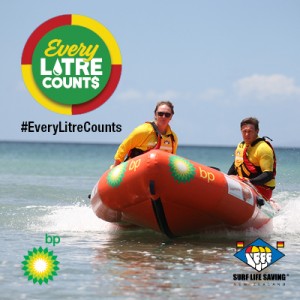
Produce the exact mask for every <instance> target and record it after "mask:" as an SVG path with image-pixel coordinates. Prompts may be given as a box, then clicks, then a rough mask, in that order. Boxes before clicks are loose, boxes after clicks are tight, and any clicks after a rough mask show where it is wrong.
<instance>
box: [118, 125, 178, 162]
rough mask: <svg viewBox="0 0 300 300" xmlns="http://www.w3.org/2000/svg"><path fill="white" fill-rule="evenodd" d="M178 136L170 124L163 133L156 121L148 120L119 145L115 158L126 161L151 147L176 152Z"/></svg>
mask: <svg viewBox="0 0 300 300" xmlns="http://www.w3.org/2000/svg"><path fill="white" fill-rule="evenodd" d="M177 145H178V138H177V136H176V134H175V133H174V132H173V131H172V130H171V127H170V126H169V125H168V127H167V131H166V133H165V134H161V133H160V132H159V131H158V129H157V126H156V125H155V123H154V122H146V123H144V124H142V125H140V126H138V127H136V128H135V129H134V130H133V131H132V132H131V133H130V134H129V136H128V137H127V138H126V139H125V140H124V141H123V142H122V144H121V145H120V146H119V148H118V150H117V152H116V154H115V157H114V158H115V160H118V161H121V162H122V161H124V160H125V159H126V157H130V158H131V157H135V156H137V155H140V154H142V153H144V152H147V151H149V150H151V149H160V150H163V151H166V152H169V153H172V154H176V151H177Z"/></svg>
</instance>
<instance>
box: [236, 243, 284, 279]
mask: <svg viewBox="0 0 300 300" xmlns="http://www.w3.org/2000/svg"><path fill="white" fill-rule="evenodd" d="M236 246H237V249H239V250H238V251H237V252H236V253H235V254H234V256H235V257H236V258H238V259H239V260H241V261H242V262H244V263H245V264H246V265H248V266H249V267H251V268H252V269H254V270H256V271H257V272H258V273H255V274H253V273H251V274H233V280H235V281H246V280H250V281H265V282H266V281H281V282H282V281H285V280H286V278H287V277H288V276H289V275H288V274H278V273H276V274H271V273H265V274H259V273H260V272H261V271H263V270H265V269H266V268H268V267H269V266H271V265H272V264H274V263H275V262H277V261H278V260H279V259H281V258H282V257H284V256H285V255H284V254H283V253H282V252H281V251H279V250H278V249H279V248H284V242H283V241H280V242H277V249H276V248H274V247H272V246H271V245H270V244H268V243H266V242H265V241H263V240H262V239H257V240H255V241H254V242H252V243H251V244H249V245H247V246H246V247H244V242H241V241H240V242H237V245H236Z"/></svg>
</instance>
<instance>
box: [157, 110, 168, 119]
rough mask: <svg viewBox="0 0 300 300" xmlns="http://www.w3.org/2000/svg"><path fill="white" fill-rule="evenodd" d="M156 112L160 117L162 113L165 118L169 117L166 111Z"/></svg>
mask: <svg viewBox="0 0 300 300" xmlns="http://www.w3.org/2000/svg"><path fill="white" fill-rule="evenodd" d="M157 114H158V115H159V116H160V117H162V116H163V115H164V116H165V117H166V118H170V117H171V115H172V114H171V113H168V112H163V111H158V112H157Z"/></svg>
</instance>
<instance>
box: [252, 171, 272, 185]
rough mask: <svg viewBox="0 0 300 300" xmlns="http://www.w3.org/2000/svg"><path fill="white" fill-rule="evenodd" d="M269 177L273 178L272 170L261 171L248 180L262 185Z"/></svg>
mask: <svg viewBox="0 0 300 300" xmlns="http://www.w3.org/2000/svg"><path fill="white" fill-rule="evenodd" d="M271 179H273V172H263V173H261V174H260V175H258V176H256V177H254V178H252V179H250V182H251V183H252V184H254V185H264V184H265V183H266V182H268V181H270V180H271Z"/></svg>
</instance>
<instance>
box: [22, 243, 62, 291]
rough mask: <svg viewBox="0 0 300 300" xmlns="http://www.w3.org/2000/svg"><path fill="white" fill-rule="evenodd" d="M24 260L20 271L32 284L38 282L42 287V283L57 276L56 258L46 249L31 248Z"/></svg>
mask: <svg viewBox="0 0 300 300" xmlns="http://www.w3.org/2000/svg"><path fill="white" fill-rule="evenodd" d="M24 258H25V260H24V261H23V262H22V264H23V268H22V270H23V271H24V275H25V276H28V280H32V281H33V283H37V282H38V283H39V284H40V285H42V284H43V282H44V283H48V281H49V280H53V276H56V275H57V271H58V270H59V267H58V264H59V262H58V261H57V260H56V258H57V256H54V255H53V251H50V252H49V251H48V248H45V249H43V248H42V247H39V248H38V249H37V248H33V249H32V251H28V255H25V256H24Z"/></svg>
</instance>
